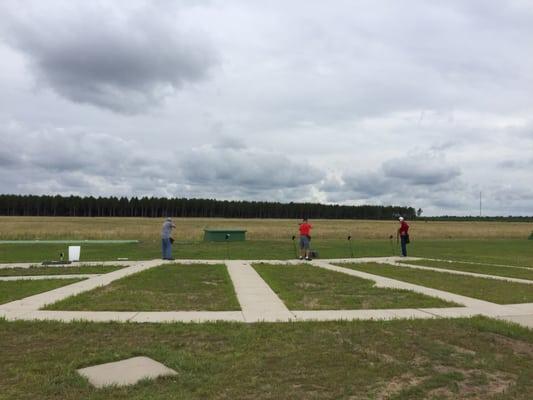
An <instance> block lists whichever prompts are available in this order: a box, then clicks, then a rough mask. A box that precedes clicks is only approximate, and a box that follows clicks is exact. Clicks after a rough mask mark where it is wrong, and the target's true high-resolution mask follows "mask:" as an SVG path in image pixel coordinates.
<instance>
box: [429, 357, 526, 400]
mask: <svg viewBox="0 0 533 400" xmlns="http://www.w3.org/2000/svg"><path fill="white" fill-rule="evenodd" d="M434 370H435V371H436V372H438V373H441V374H451V373H458V374H460V375H462V376H463V377H464V379H462V380H459V381H456V382H455V387H454V388H453V389H452V388H450V387H440V388H437V389H433V390H431V391H429V392H428V397H438V398H444V399H457V398H460V399H463V398H467V399H479V400H484V399H486V398H487V396H493V395H496V394H501V393H504V392H505V391H506V390H507V389H509V387H510V386H511V385H513V384H514V383H515V382H516V379H517V377H516V375H513V374H509V373H505V372H500V371H492V372H487V371H482V370H478V369H464V368H456V367H449V366H443V365H438V366H435V367H434Z"/></svg>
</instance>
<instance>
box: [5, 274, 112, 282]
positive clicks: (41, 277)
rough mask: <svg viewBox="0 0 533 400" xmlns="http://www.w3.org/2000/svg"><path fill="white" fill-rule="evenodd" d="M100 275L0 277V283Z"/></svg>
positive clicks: (87, 277) (86, 277)
mask: <svg viewBox="0 0 533 400" xmlns="http://www.w3.org/2000/svg"><path fill="white" fill-rule="evenodd" d="M100 275H101V274H71V275H21V276H0V281H41V280H47V279H89V278H94V277H96V276H100Z"/></svg>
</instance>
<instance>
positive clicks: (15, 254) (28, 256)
mask: <svg viewBox="0 0 533 400" xmlns="http://www.w3.org/2000/svg"><path fill="white" fill-rule="evenodd" d="M413 236H415V235H413ZM312 247H313V248H314V249H316V250H318V251H319V253H320V257H321V258H346V257H350V248H349V245H348V242H347V241H346V240H326V239H323V240H319V239H316V240H315V239H313V244H312ZM353 247H354V252H355V256H356V257H371V256H390V255H393V254H396V255H398V254H399V253H398V248H397V246H396V245H395V243H394V242H393V243H392V247H391V242H390V241H389V240H354V241H353ZM66 251H67V246H66V245H54V244H35V245H29V244H5V245H4V244H3V245H0V262H42V261H43V260H55V259H57V258H58V254H59V253H60V252H66ZM408 254H409V255H411V256H417V257H425V258H443V259H449V260H456V261H475V262H481V263H492V264H505V265H518V266H531V267H533V241H530V240H518V239H501V240H454V239H443V240H416V236H415V237H414V239H413V241H412V243H411V244H410V245H409V246H408ZM173 255H174V257H176V258H182V259H189V258H190V259H226V258H230V259H244V260H254V259H255V260H259V259H282V260H283V259H291V258H295V256H296V253H295V250H294V244H293V242H292V241H291V240H290V239H287V240H285V241H283V240H250V241H245V242H232V243H212V242H211V243H208V242H196V241H190V242H184V241H178V242H177V243H175V244H174V246H173ZM119 257H127V258H129V259H130V260H147V259H154V258H160V257H161V250H160V242H159V241H158V240H153V241H144V242H141V243H137V244H87V245H82V246H81V259H82V261H103V260H116V259H117V258H119Z"/></svg>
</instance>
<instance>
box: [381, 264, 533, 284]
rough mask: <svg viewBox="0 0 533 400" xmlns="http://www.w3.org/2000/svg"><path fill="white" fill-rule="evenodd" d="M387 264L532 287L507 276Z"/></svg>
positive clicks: (528, 280)
mask: <svg viewBox="0 0 533 400" xmlns="http://www.w3.org/2000/svg"><path fill="white" fill-rule="evenodd" d="M387 264H390V265H394V266H396V267H404V268H413V269H420V270H426V271H435V272H443V273H446V274H452V275H466V276H473V277H476V278H484V279H495V280H498V281H507V282H516V283H525V284H528V285H533V280H530V279H520V278H510V277H507V276H498V275H489V274H481V273H477V272H468V271H457V270H453V269H444V268H438V267H425V266H422V265H414V264H405V263H399V262H390V263H387Z"/></svg>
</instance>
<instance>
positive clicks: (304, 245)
mask: <svg viewBox="0 0 533 400" xmlns="http://www.w3.org/2000/svg"><path fill="white" fill-rule="evenodd" d="M312 228H313V226H312V225H311V224H309V222H308V221H307V218H304V219H303V221H302V223H301V224H300V229H299V231H300V260H303V259H304V256H305V259H306V260H308V261H310V260H311V257H309V247H310V243H311V229H312Z"/></svg>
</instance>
